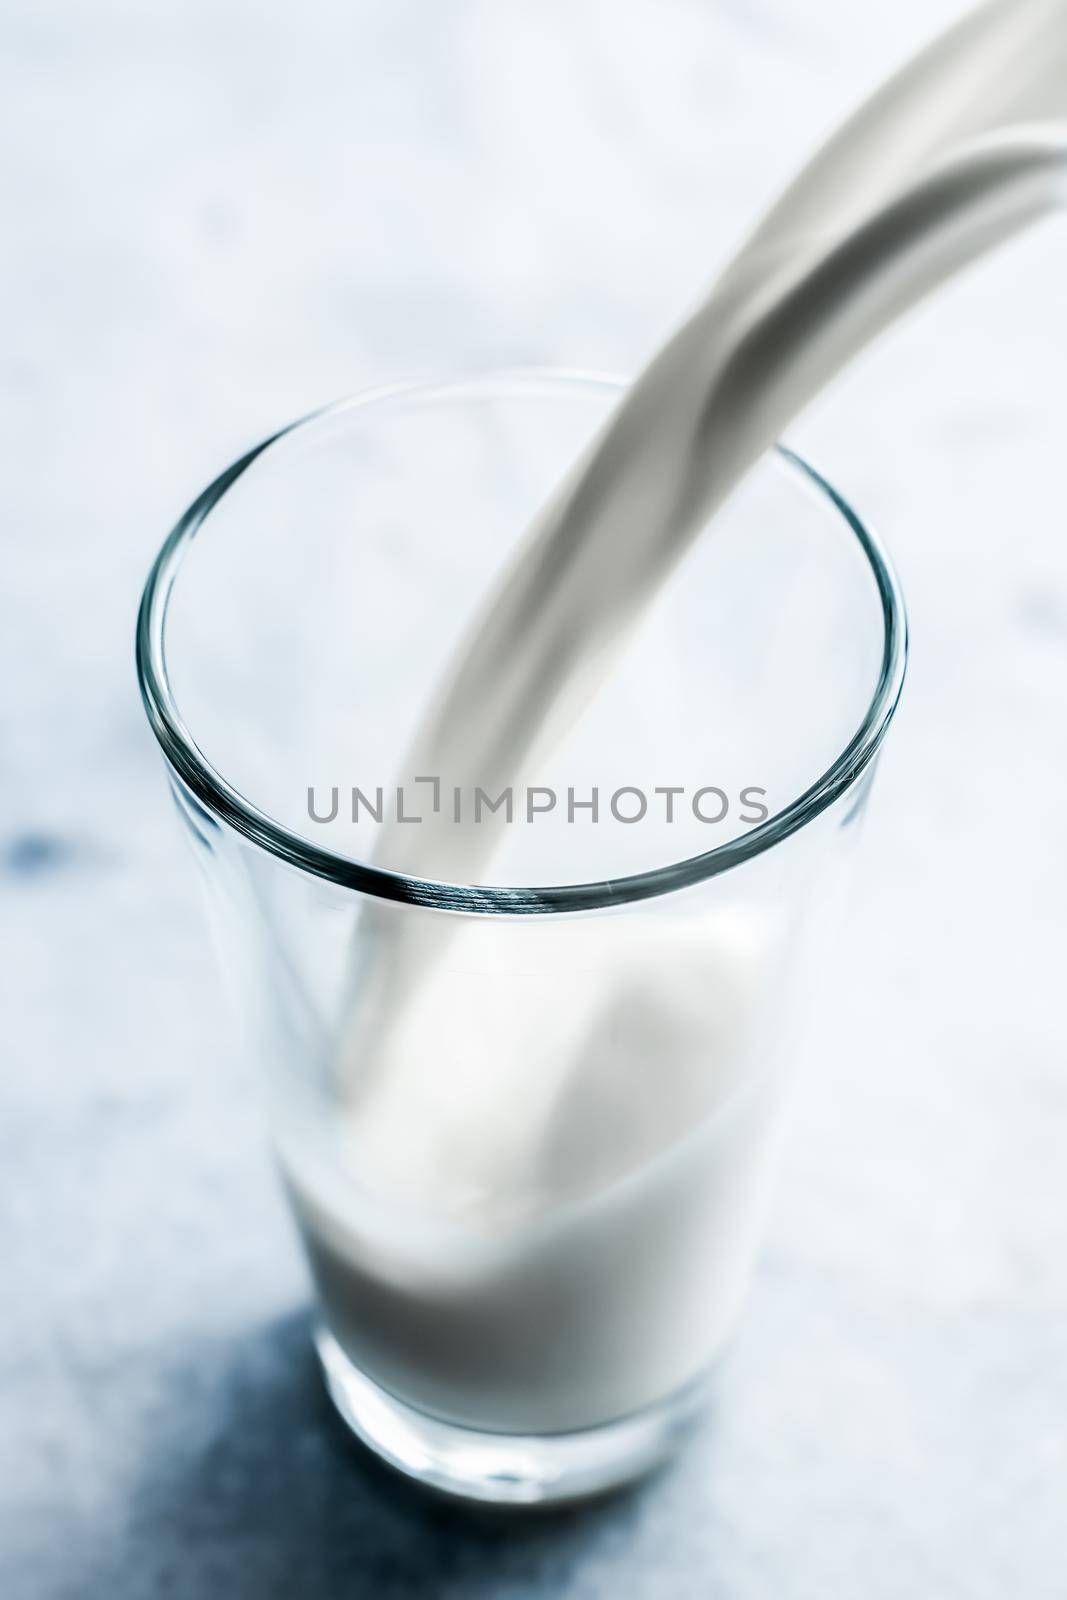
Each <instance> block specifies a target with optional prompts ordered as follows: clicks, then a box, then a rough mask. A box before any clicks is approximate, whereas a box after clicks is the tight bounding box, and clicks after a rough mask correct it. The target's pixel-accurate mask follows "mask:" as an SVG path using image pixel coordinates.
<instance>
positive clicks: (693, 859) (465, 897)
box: [136, 367, 908, 916]
mask: <svg viewBox="0 0 1067 1600" xmlns="http://www.w3.org/2000/svg"><path fill="white" fill-rule="evenodd" d="M545 383H548V384H549V385H550V386H552V387H556V388H570V387H574V388H578V387H584V388H587V389H592V388H599V389H603V390H609V391H611V392H612V393H615V394H617V393H619V392H620V391H621V390H622V389H623V388H624V387H625V381H624V380H622V379H620V378H617V377H614V376H611V375H609V374H606V373H599V372H584V371H579V370H571V369H566V368H548V367H512V368H506V369H502V370H499V371H487V372H481V373H471V374H467V375H463V376H460V377H457V378H453V379H448V378H445V379H438V380H428V381H427V380H421V381H420V380H414V381H408V382H399V383H392V384H387V385H383V386H380V387H377V388H374V389H368V390H363V391H361V392H359V393H356V394H353V395H350V396H347V397H345V398H343V399H341V400H337V401H334V402H333V403H332V404H330V405H326V406H322V407H320V408H319V409H317V410H315V411H312V412H309V413H308V414H307V415H306V416H304V417H301V418H299V419H298V420H297V421H295V422H292V423H289V424H288V425H287V426H285V427H282V428H279V429H278V430H277V431H276V432H275V433H272V434H270V435H269V436H268V437H267V438H265V439H264V440H262V441H261V442H260V443H259V444H257V445H255V446H254V447H253V448H252V449H251V450H249V451H247V452H246V453H245V454H244V455H243V456H241V457H240V458H239V459H238V460H237V461H235V462H234V463H233V464H232V465H231V466H229V467H227V468H226V469H225V471H223V472H221V473H220V474H219V476H218V477H217V478H215V480H214V481H213V482H212V483H211V484H209V486H208V487H207V488H206V489H205V490H204V491H203V492H202V493H201V494H200V495H199V496H198V497H197V498H196V499H195V500H194V501H193V503H192V504H191V505H190V506H189V508H188V510H187V511H186V512H185V513H184V515H183V516H182V517H181V518H180V519H179V520H178V522H177V523H176V524H175V526H174V528H173V529H172V530H171V532H170V534H169V535H168V537H167V539H166V540H165V541H164V543H163V545H162V548H161V549H160V551H159V554H158V555H157V556H156V559H155V561H154V562H153V564H152V567H151V569H150V571H149V574H148V578H147V580H146V582H145V587H144V592H143V594H142V596H141V604H140V609H139V612H138V617H137V634H136V664H137V679H138V685H139V687H140V691H141V698H142V700H143V702H144V707H145V712H146V714H147V716H148V721H149V724H150V726H151V728H152V731H153V733H154V734H155V736H156V739H157V741H158V743H159V745H160V747H161V749H162V751H163V754H164V756H165V758H166V760H167V763H168V765H169V767H170V768H172V769H173V771H174V773H175V774H176V775H177V776H178V778H179V779H180V780H181V782H182V783H183V784H184V785H185V787H186V788H187V789H188V790H189V791H190V792H191V793H192V795H193V796H194V798H195V799H196V800H197V801H198V802H199V803H200V804H201V805H202V806H203V807H204V808H205V809H206V811H207V812H208V814H209V816H210V817H211V818H212V819H213V820H214V821H215V822H216V823H223V824H225V825H226V826H228V827H230V828H232V829H233V830H234V831H235V832H236V833H238V834H240V835H241V836H242V837H243V838H245V839H247V840H249V841H250V842H251V843H253V844H255V845H258V846H259V847H260V848H261V849H263V850H266V851H267V852H269V853H270V854H271V855H273V856H276V857H277V858H278V859H279V860H281V861H283V862H285V863H287V864H288V865H289V866H292V867H296V868H298V869H300V870H301V871H304V872H307V873H310V874H312V875H313V876H315V877H318V878H324V879H327V880H328V881H329V882H331V883H334V884H336V885H337V886H338V887H339V888H343V889H350V890H355V891H358V892H359V893H362V894H368V895H373V896H374V897H376V898H378V899H383V900H391V901H394V902H399V903H401V904H407V905H413V906H421V907H424V908H427V909H435V910H440V911H453V912H464V913H468V914H473V915H492V914H496V915H507V916H514V915H524V914H525V915H528V914H532V913H533V914H536V913H556V912H572V911H592V910H601V909H606V908H609V907H612V906H622V905H628V904H632V903H634V902H637V901H642V900H648V899H652V898H653V897H657V896H659V895H662V894H669V893H672V892H673V891H675V890H679V889H685V888H689V887H691V886H693V885H695V884H698V883H701V882H703V881H704V880H705V879H708V878H713V877H717V876H718V875H719V874H720V873H723V872H726V871H729V870H730V869H731V868H733V867H737V866H740V865H741V864H742V863H743V862H745V861H750V860H752V859H753V858H754V857H756V856H759V855H762V854H763V853H764V852H765V851H767V850H769V849H772V848H773V847H774V846H775V845H777V844H781V843H782V842H783V841H784V840H785V839H788V838H790V837H791V836H792V835H793V834H794V833H797V832H798V831H799V830H800V829H801V828H803V827H805V826H806V825H807V824H808V823H809V822H812V821H813V820H814V819H815V818H816V817H817V816H819V815H820V814H821V813H822V812H823V811H825V810H826V809H827V808H828V807H829V806H831V805H832V804H833V803H834V801H835V800H838V799H839V798H840V797H841V796H842V795H844V794H845V793H846V792H847V791H848V790H849V789H850V788H852V786H853V785H854V784H855V782H856V780H857V779H858V778H859V777H860V775H861V774H862V773H863V772H864V771H865V769H866V768H867V767H868V766H869V765H870V763H871V761H872V760H873V758H874V756H875V755H876V754H877V752H878V750H879V748H880V746H881V743H882V740H883V739H884V738H885V735H886V732H887V730H888V728H889V724H890V722H891V721H892V719H893V714H894V712H895V711H896V708H897V704H898V702H899V700H900V694H901V690H902V688H903V685H904V675H905V670H906V666H907V650H908V638H907V617H906V613H905V607H904V598H903V594H902V592H901V589H900V584H899V582H898V580H897V576H896V573H895V572H894V570H893V566H892V563H891V561H890V559H889V557H888V555H887V553H886V551H885V549H884V547H883V546H882V544H881V542H880V540H879V539H878V538H877V537H876V535H875V534H874V533H872V531H871V530H870V528H868V527H867V525H866V524H865V523H864V522H862V521H861V520H860V518H859V517H858V516H857V514H856V512H855V511H853V509H852V507H851V506H850V505H849V503H848V502H847V501H846V500H845V499H844V497H843V496H842V495H840V494H839V493H838V492H837V490H836V489H834V487H833V486H832V484H830V483H829V482H828V481H827V479H826V478H824V477H823V475H822V474H821V473H820V472H819V471H817V470H816V468H814V467H813V466H811V465H810V464H809V463H808V462H807V461H805V460H804V459H803V458H802V457H801V456H799V455H797V454H796V452H795V451H793V450H791V449H789V448H788V447H787V446H786V445H783V444H777V445H775V446H774V447H773V454H774V455H775V456H776V457H777V458H778V459H779V460H781V461H783V462H784V463H785V464H786V465H787V466H788V467H789V468H790V469H791V471H793V472H796V473H797V474H798V476H799V477H800V478H801V479H802V480H803V481H804V482H806V483H807V484H808V485H809V486H811V487H813V488H814V489H815V490H816V491H817V493H818V494H819V495H820V497H821V498H822V499H823V500H824V501H825V502H827V503H828V505H829V506H830V508H831V509H832V510H833V511H834V512H835V513H836V514H837V516H838V517H839V518H840V520H841V521H842V522H843V523H844V525H845V527H846V529H847V530H848V532H849V533H850V534H851V535H852V537H854V538H855V539H856V541H857V543H858V544H859V546H860V549H861V551H862V553H863V555H864V557H865V559H866V561H867V563H868V566H869V568H870V570H871V573H872V575H873V577H874V581H875V586H876V589H877V592H878V597H879V601H880V604H881V613H882V623H883V628H884V639H883V648H882V660H881V668H880V671H879V675H878V680H877V683H876V685H875V689H874V693H873V695H872V697H871V700H870V703H869V705H868V707H867V711H866V714H865V716H864V717H863V720H862V721H861V723H860V726H859V727H858V728H857V730H856V732H855V733H854V735H853V736H852V738H851V739H850V740H849V742H848V744H847V745H846V746H845V747H844V749H843V750H842V751H841V752H840V753H839V754H838V756H837V757H836V759H835V760H834V761H833V762H832V763H831V764H830V766H829V767H828V768H827V769H826V770H825V771H824V772H823V773H822V775H821V776H820V777H818V778H817V779H816V780H815V782H814V783H812V784H811V785H809V787H808V788H807V789H805V790H804V791H803V792H802V793H801V794H800V795H798V796H797V797H796V798H795V799H794V800H792V801H790V802H789V803H788V804H787V805H785V806H783V807H782V808H781V809H780V810H778V811H777V812H775V813H774V815H773V816H771V817H769V818H767V819H766V820H765V821H764V822H761V823H759V824H757V825H756V826H755V827H753V828H751V829H750V830H749V831H748V832H747V833H744V834H741V835H738V837H737V838H735V839H731V840H728V841H727V842H726V843H724V844H720V845H716V846H715V847H714V848H713V849H711V850H706V851H703V852H701V853H700V854H698V855H695V856H688V857H685V858H683V859H682V860H680V861H675V862H671V863H669V864H668V865H666V866H662V867H654V868H650V869H648V870H647V871H644V872H639V873H635V874H633V875H630V876H626V877H621V878H607V879H602V880H595V881H592V882H588V883H570V884H553V885H545V886H535V887H508V886H504V885H490V884H463V883H451V882H448V881H446V880H438V879H434V878H421V877H416V876H412V875H410V874H407V873H403V872H396V871H392V870H390V869H389V868H387V867H380V866H375V865H373V864H372V863H371V862H368V861H360V860H357V859H356V858H355V857H352V856H344V855H340V854H337V853H336V852H335V851H332V850H327V849H324V848H323V847H322V846H320V845H316V844H313V843H312V842H311V841H310V840H309V839H305V838H303V837H302V836H301V835H300V834H298V833H295V832H294V831H293V830H292V829H290V828H286V827H285V826H284V825H283V824H282V823H280V822H277V821H276V820H275V819H274V818H272V817H270V816H269V815H268V814H267V813H266V812H264V811H261V810H260V809H259V808H258V807H257V806H255V805H254V804H253V803H252V802H251V801H250V800H248V799H246V798H245V796H244V795H242V794H240V793H239V792H238V791H237V790H236V789H234V788H233V786H232V785H231V784H229V783H228V782H227V780H226V779H225V778H224V777H223V775H222V774H221V773H220V772H218V771H217V770H216V769H215V768H214V767H213V766H212V765H211V763H210V762H209V761H208V759H207V757H206V756H205V755H204V754H203V752H202V751H201V750H200V748H199V747H198V745H197V744H196V741H195V740H194V738H193V736H192V734H191V732H190V730H189V729H188V728H187V727H186V725H185V722H184V720H183V718H182V715H181V713H180V711H179V709H178V705H177V703H176V700H175V697H174V693H173V691H172V689H171V684H170V678H169V674H168V671H167V662H166V622H167V609H168V605H169V602H170V597H171V593H172V591H173V587H174V583H175V580H176V578H177V575H178V570H179V568H180V566H181V561H182V557H183V555H184V553H185V551H186V549H187V548H188V546H189V545H190V544H191V542H192V540H193V539H194V537H195V536H196V534H197V533H198V531H199V530H200V528H201V526H202V525H203V523H204V522H205V521H206V520H207V518H208V517H209V515H210V514H211V512H212V511H213V510H214V508H215V507H216V506H217V505H218V503H219V502H220V501H221V499H222V498H223V496H224V495H225V494H226V493H227V491H228V490H229V489H230V488H231V487H232V486H233V485H234V484H235V483H236V482H237V480H238V479H239V478H240V477H241V476H242V474H243V473H244V472H246V471H247V469H248V468H249V467H250V466H251V465H252V463H253V462H254V461H256V460H258V459H259V457H260V456H262V455H264V454H265V452H266V451H268V450H269V449H270V448H271V447H272V446H273V445H275V444H277V443H279V442H280V441H281V440H282V439H284V438H286V437H287V436H288V435H289V434H292V433H296V432H298V431H300V430H302V429H305V428H309V427H310V426H312V425H313V424H314V423H318V422H321V421H323V420H325V419H327V418H330V417H335V416H338V415H343V414H345V413H347V412H350V411H353V412H354V411H359V410H363V409H365V408H367V407H371V406H375V405H380V404H382V403H383V402H392V401H397V400H411V401H415V400H420V399H421V400H435V399H436V400H441V399H444V398H446V397H451V398H453V399H456V398H462V393H463V390H464V389H467V390H469V391H470V395H471V397H475V396H478V395H481V396H483V397H487V396H489V395H490V394H495V395H499V394H500V392H501V390H502V389H505V388H506V387H508V386H509V385H514V386H516V387H517V388H518V389H519V390H521V391H522V392H525V393H533V392H534V390H535V388H536V385H537V384H545Z"/></svg>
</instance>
